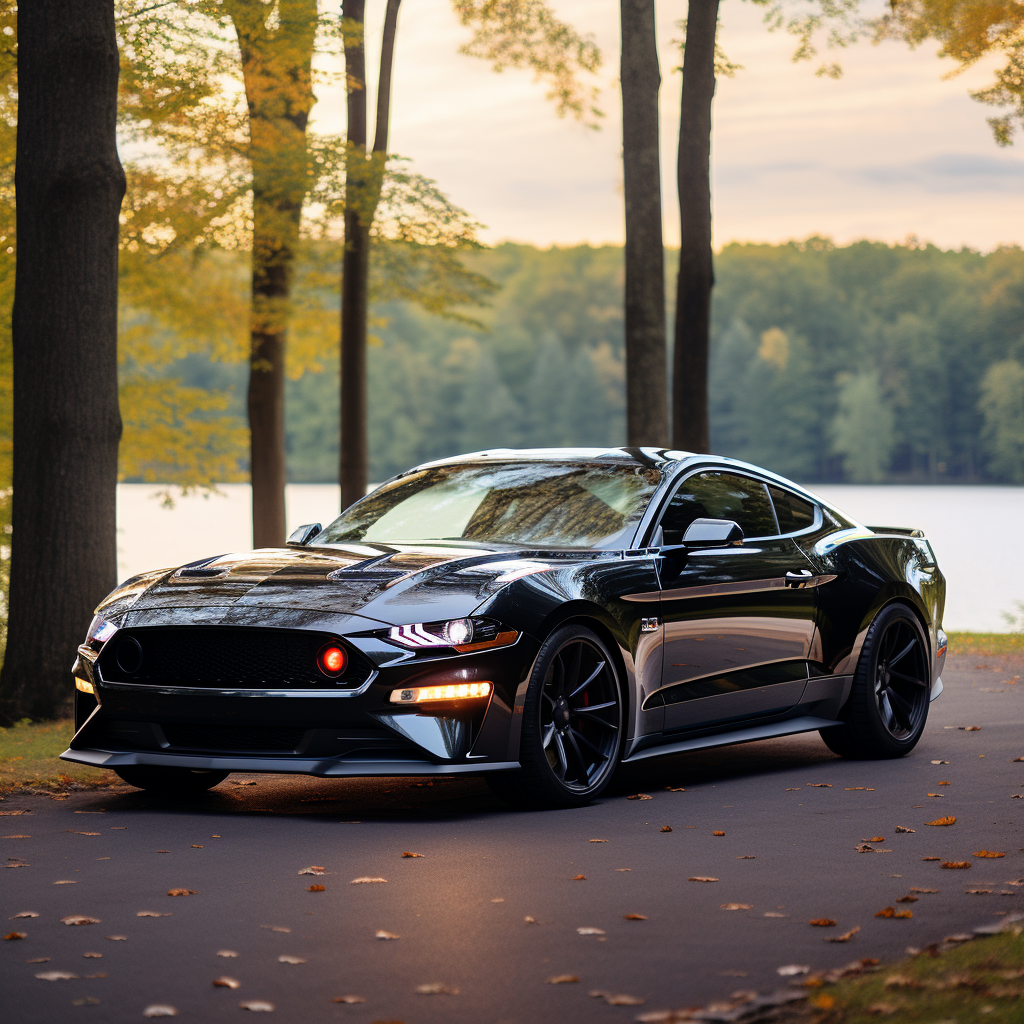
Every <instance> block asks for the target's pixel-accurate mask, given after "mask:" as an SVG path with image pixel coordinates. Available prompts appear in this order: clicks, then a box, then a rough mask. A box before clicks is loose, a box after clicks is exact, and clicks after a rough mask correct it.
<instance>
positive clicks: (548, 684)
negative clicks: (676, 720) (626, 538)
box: [486, 624, 625, 807]
mask: <svg viewBox="0 0 1024 1024" xmlns="http://www.w3.org/2000/svg"><path fill="white" fill-rule="evenodd" d="M624 725H625V715H624V713H623V697H622V684H621V682H620V680H619V676H618V672H617V671H616V668H615V661H614V659H613V658H612V656H611V653H610V652H609V650H608V648H607V646H606V645H605V643H604V641H603V640H601V638H600V637H599V636H598V635H597V634H596V633H595V632H594V631H593V630H591V629H588V628H587V627H586V626H581V625H575V624H574V625H568V626H563V627H561V628H560V629H556V630H555V631H554V632H553V633H552V634H551V635H550V636H549V637H548V638H547V640H545V641H544V643H543V644H542V646H541V649H540V651H539V653H538V655H537V660H536V662H535V663H534V667H533V672H532V674H531V676H530V682H529V684H528V686H527V691H526V700H525V703H524V705H523V726H522V730H523V731H522V736H521V737H520V741H519V763H520V765H521V766H522V767H521V768H520V770H519V771H517V772H500V773H495V774H493V775H488V776H486V778H487V783H488V785H489V786H490V787H491V790H492V791H493V792H494V793H495V794H496V795H497V796H499V797H501V798H502V799H503V800H506V801H508V802H509V803H513V804H517V805H520V806H530V807H583V806H585V805H586V804H588V803H590V802H591V801H592V800H594V799H595V798H596V797H597V796H599V795H600V794H601V792H602V791H603V790H604V789H605V787H606V786H607V785H608V783H609V782H610V781H611V777H612V775H613V774H614V772H615V768H616V767H617V766H618V763H619V759H620V757H621V753H622V743H623V736H624V734H625V729H624Z"/></svg>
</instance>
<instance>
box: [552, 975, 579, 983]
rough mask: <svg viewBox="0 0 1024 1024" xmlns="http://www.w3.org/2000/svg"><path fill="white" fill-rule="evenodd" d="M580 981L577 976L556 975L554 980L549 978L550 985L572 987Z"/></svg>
mask: <svg viewBox="0 0 1024 1024" xmlns="http://www.w3.org/2000/svg"><path fill="white" fill-rule="evenodd" d="M579 980H580V979H579V978H578V977H577V976H576V975H575V974H556V975H555V976H554V977H553V978H548V984H549V985H571V984H572V983H573V982H574V981H579Z"/></svg>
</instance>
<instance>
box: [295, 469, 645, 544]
mask: <svg viewBox="0 0 1024 1024" xmlns="http://www.w3.org/2000/svg"><path fill="white" fill-rule="evenodd" d="M660 478H661V474H660V473H659V472H658V471H657V470H656V469H647V468H644V467H641V466H633V465H628V464H617V465H616V464H607V463H603V464H602V463H583V462H521V463H487V464H480V463H462V464H460V465H455V466H437V467H435V468H432V469H423V470H420V471H419V472H415V473H411V474H409V475H408V476H403V477H401V478H399V479H398V480H394V481H392V482H391V483H388V484H384V485H383V486H381V487H378V488H377V490H375V491H373V492H372V493H371V494H368V495H367V496H366V497H365V498H363V499H362V501H357V502H356V503H355V504H354V505H353V506H351V508H348V509H346V510H345V511H344V512H343V513H342V514H341V515H340V516H339V517H338V518H337V519H335V520H334V522H333V523H331V525H330V526H328V527H327V529H326V530H324V531H323V532H322V533H321V534H320V535H319V536H318V537H316V538H315V539H314V541H313V543H314V544H341V543H350V542H356V543H367V544H373V543H382V544H415V543H421V542H423V541H442V540H447V541H473V542H477V543H480V542H481V541H484V542H486V541H491V542H495V543H500V544H517V545H530V546H537V547H571V548H593V547H614V546H615V543H616V542H619V543H622V542H625V541H626V540H627V539H628V538H626V537H624V536H621V535H623V534H625V533H626V532H627V531H628V532H629V533H630V534H631V533H632V531H633V529H634V528H635V525H636V523H637V521H638V520H639V518H640V516H641V515H642V514H643V511H644V509H645V508H646V507H647V503H648V502H649V501H650V500H651V495H652V494H653V493H654V488H655V487H656V486H657V484H658V481H659V480H660Z"/></svg>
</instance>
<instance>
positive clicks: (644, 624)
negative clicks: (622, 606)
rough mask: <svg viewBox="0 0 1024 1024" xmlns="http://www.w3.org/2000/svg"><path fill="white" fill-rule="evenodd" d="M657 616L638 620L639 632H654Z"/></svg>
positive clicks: (656, 625) (655, 630)
mask: <svg viewBox="0 0 1024 1024" xmlns="http://www.w3.org/2000/svg"><path fill="white" fill-rule="evenodd" d="M658 625H659V623H658V617H657V616H654V617H653V618H650V619H641V620H640V632H641V633H656V632H657V630H658Z"/></svg>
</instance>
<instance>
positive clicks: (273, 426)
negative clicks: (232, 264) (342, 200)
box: [226, 0, 317, 548]
mask: <svg viewBox="0 0 1024 1024" xmlns="http://www.w3.org/2000/svg"><path fill="white" fill-rule="evenodd" d="M226 10H227V11H228V12H229V14H230V16H231V18H232V21H233V23H234V26H235V31H236V34H237V35H238V42H239V48H240V50H241V56H242V75H243V78H244V81H245V95H246V102H247V105H248V108H249V138H250V159H251V162H252V189H253V235H252V312H251V317H250V339H251V344H250V350H249V394H248V411H249V438H250V440H249V445H250V467H251V468H250V474H251V480H252V535H253V545H254V546H255V547H258V548H259V547H274V546H277V545H281V544H283V543H284V539H285V529H286V528H285V503H284V488H285V482H286V479H287V473H286V464H285V444H284V382H285V376H284V366H285V350H286V347H287V332H288V316H289V312H290V300H291V291H292V278H293V274H294V267H295V255H296V250H297V247H298V243H299V224H300V221H301V218H302V204H303V202H304V200H305V197H306V193H307V191H308V190H309V182H310V167H309V153H308V150H307V147H306V127H307V125H308V122H309V112H310V110H311V109H312V106H313V102H314V96H313V86H312V60H313V45H314V42H315V39H316V25H317V5H316V0H281V3H280V4H279V5H278V25H277V27H276V28H273V29H270V28H267V27H266V23H265V15H266V11H265V10H264V9H263V7H262V5H259V4H253V3H251V2H249V0H241V2H240V0H232V2H231V3H229V4H227V5H226Z"/></svg>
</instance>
